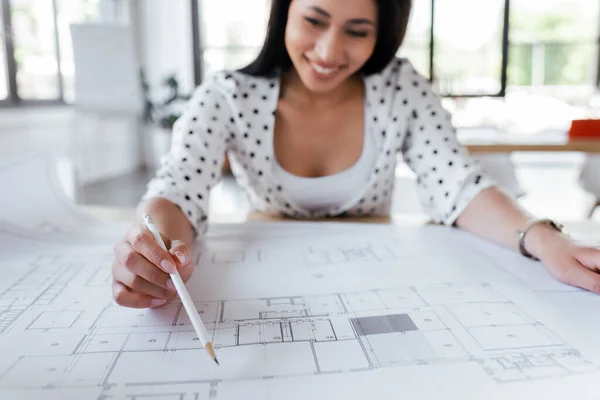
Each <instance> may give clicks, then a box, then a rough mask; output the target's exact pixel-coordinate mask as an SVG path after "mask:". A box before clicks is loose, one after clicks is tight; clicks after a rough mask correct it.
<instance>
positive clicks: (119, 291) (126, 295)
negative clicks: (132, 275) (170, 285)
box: [112, 281, 167, 308]
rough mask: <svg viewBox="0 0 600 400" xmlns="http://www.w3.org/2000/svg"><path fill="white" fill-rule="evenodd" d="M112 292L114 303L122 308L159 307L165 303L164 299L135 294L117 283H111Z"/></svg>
mask: <svg viewBox="0 0 600 400" xmlns="http://www.w3.org/2000/svg"><path fill="white" fill-rule="evenodd" d="M112 292H113V298H114V299H115V302H116V303H117V304H118V305H120V306H123V307H130V308H150V307H160V306H162V305H164V304H165V303H167V300H165V299H156V298H154V297H152V296H148V295H145V294H141V293H136V292H134V291H133V290H131V289H129V288H128V287H127V286H125V285H123V284H122V283H121V282H117V281H113V285H112Z"/></svg>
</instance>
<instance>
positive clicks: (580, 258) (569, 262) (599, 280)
mask: <svg viewBox="0 0 600 400" xmlns="http://www.w3.org/2000/svg"><path fill="white" fill-rule="evenodd" d="M540 228H542V227H540ZM534 232H535V234H537V237H536V241H539V243H540V244H541V243H543V245H540V246H538V247H539V250H538V251H537V253H538V255H537V256H538V257H539V258H540V260H541V261H542V263H543V264H544V266H545V267H546V269H547V270H548V272H550V274H551V275H552V276H553V277H554V278H556V279H557V280H559V281H560V282H563V283H566V284H568V285H572V286H577V287H580V288H583V289H586V290H589V291H590V292H594V293H597V294H600V249H598V248H594V247H588V246H582V245H579V244H577V243H576V242H574V241H572V240H571V239H569V238H567V237H565V236H563V235H560V234H559V233H558V232H555V231H549V230H548V229H547V228H545V229H539V230H537V231H534V230H532V232H531V234H534Z"/></svg>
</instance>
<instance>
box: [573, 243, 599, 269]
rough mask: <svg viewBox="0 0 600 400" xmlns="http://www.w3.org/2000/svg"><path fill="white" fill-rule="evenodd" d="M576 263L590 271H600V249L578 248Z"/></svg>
mask: <svg viewBox="0 0 600 400" xmlns="http://www.w3.org/2000/svg"><path fill="white" fill-rule="evenodd" d="M577 261H579V262H580V263H581V264H582V265H583V266H584V267H586V268H588V269H590V270H592V271H600V249H597V248H594V247H580V248H579V249H577Z"/></svg>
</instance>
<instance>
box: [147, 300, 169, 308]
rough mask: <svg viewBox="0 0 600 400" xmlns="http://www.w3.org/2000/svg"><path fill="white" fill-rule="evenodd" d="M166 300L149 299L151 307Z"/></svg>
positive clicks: (159, 304)
mask: <svg viewBox="0 0 600 400" xmlns="http://www.w3.org/2000/svg"><path fill="white" fill-rule="evenodd" d="M166 302H167V301H166V300H165V299H152V300H150V305H151V306H152V307H160V306H162V305H163V304H165V303H166Z"/></svg>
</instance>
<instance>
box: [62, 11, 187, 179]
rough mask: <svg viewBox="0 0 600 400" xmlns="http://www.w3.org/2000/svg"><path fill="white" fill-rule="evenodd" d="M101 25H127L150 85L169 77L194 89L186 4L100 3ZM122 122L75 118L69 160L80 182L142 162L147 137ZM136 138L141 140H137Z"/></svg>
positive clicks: (127, 121) (131, 168)
mask: <svg viewBox="0 0 600 400" xmlns="http://www.w3.org/2000/svg"><path fill="white" fill-rule="evenodd" d="M99 5H100V18H99V19H100V21H102V22H119V23H125V24H129V25H130V26H131V28H132V29H133V32H134V36H135V42H136V51H137V57H138V59H139V60H140V63H141V65H142V67H143V68H144V70H145V71H146V77H147V79H148V82H149V83H150V85H151V87H157V86H159V85H160V84H161V82H162V81H163V80H164V78H165V77H166V76H168V75H170V74H172V73H176V74H177V76H178V77H179V81H180V85H181V89H182V91H183V92H185V93H189V92H191V90H192V89H193V88H194V75H193V52H192V26H191V5H190V1H189V0H100V3H99ZM132 122H133V121H132V120H131V119H127V118H108V117H104V118H101V119H98V118H94V116H92V115H79V116H78V117H76V121H75V123H74V134H73V136H72V137H73V140H72V141H71V146H70V148H71V157H72V158H73V160H74V161H75V164H76V167H77V169H78V176H79V180H80V183H81V184H88V183H92V182H97V181H101V180H104V179H108V178H111V177H114V176H119V175H123V174H127V173H130V172H132V171H134V170H136V169H137V168H139V167H141V166H142V165H143V164H144V162H145V160H144V155H143V154H142V149H144V148H146V149H147V148H149V146H148V142H149V140H150V133H149V132H145V131H143V130H141V131H140V130H139V129H137V128H136V127H135V125H134V124H132ZM140 135H141V136H140Z"/></svg>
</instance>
